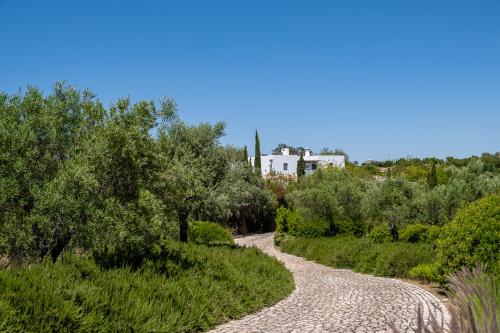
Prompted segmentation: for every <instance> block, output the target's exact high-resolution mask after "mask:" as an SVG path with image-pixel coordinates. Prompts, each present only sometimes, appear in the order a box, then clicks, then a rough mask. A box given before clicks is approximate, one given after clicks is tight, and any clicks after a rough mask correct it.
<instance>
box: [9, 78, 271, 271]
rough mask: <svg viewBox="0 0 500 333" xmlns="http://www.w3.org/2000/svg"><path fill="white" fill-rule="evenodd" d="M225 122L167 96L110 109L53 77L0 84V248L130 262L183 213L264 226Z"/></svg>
mask: <svg viewBox="0 0 500 333" xmlns="http://www.w3.org/2000/svg"><path fill="white" fill-rule="evenodd" d="M223 134H224V124H222V123H216V124H214V125H211V124H206V123H202V124H199V125H194V126H193V125H188V124H186V123H184V122H182V121H181V120H180V119H179V118H178V117H177V113H176V105H175V103H174V102H172V101H170V100H168V99H162V100H161V101H160V107H159V108H157V106H156V105H155V103H154V102H152V101H141V102H138V103H136V104H132V103H131V101H130V99H121V100H118V101H117V102H116V103H115V104H113V105H111V106H110V107H109V108H107V109H106V108H104V107H103V106H102V104H101V103H100V102H99V101H98V100H97V99H96V98H95V96H94V95H93V94H92V93H91V92H89V91H84V92H79V91H77V90H76V89H74V88H72V87H67V86H65V85H63V84H60V83H57V84H56V85H55V87H54V90H53V92H52V93H51V94H50V95H48V96H44V95H43V94H42V93H41V92H40V91H39V90H38V89H36V88H31V87H30V88H29V89H28V91H27V92H26V93H25V95H22V96H21V95H16V96H7V95H5V94H0V224H1V225H2V232H1V233H0V255H7V256H8V257H9V258H10V260H13V261H23V260H28V261H33V260H38V259H42V258H45V257H47V256H50V257H51V258H52V260H54V261H55V260H56V259H57V257H58V256H59V254H60V253H61V252H62V251H63V250H65V249H79V250H83V251H91V252H94V254H95V256H96V257H103V258H115V260H117V261H120V260H119V258H118V257H119V256H123V258H122V259H123V260H122V261H124V262H125V261H127V260H130V261H131V262H130V263H131V264H134V262H135V261H137V260H139V259H140V258H141V256H143V255H144V254H145V253H148V252H149V251H150V250H151V247H152V246H154V245H155V244H157V243H158V242H160V241H162V240H164V239H171V238H182V240H187V231H188V221H189V220H210V221H215V222H217V223H220V224H224V225H231V226H233V227H234V228H235V229H237V230H238V231H240V232H246V231H264V230H271V229H272V227H273V219H274V211H275V202H274V200H273V198H272V196H271V194H270V193H269V192H268V191H267V190H266V189H265V187H264V183H263V181H262V180H260V179H258V177H256V176H255V175H253V173H252V171H251V170H250V168H249V167H248V165H247V163H246V162H244V161H242V157H241V155H242V152H241V150H238V149H234V148H232V147H222V146H221V144H220V138H221V137H222V135H223Z"/></svg>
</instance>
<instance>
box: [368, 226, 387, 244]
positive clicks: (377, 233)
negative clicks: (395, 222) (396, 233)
mask: <svg viewBox="0 0 500 333" xmlns="http://www.w3.org/2000/svg"><path fill="white" fill-rule="evenodd" d="M368 238H369V239H371V240H372V241H373V242H375V243H386V242H390V241H391V240H392V236H391V232H390V231H389V226H387V225H385V224H382V225H376V226H374V227H373V228H372V229H371V230H370V232H369V233H368Z"/></svg>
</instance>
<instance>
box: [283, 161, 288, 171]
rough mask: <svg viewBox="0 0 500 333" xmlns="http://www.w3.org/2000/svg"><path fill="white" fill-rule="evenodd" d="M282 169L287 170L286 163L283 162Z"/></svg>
mask: <svg viewBox="0 0 500 333" xmlns="http://www.w3.org/2000/svg"><path fill="white" fill-rule="evenodd" d="M283 170H284V171H287V170H288V163H283Z"/></svg>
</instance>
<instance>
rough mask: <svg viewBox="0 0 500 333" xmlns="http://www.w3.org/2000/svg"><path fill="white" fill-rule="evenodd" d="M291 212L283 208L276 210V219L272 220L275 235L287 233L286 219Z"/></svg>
mask: <svg viewBox="0 0 500 333" xmlns="http://www.w3.org/2000/svg"><path fill="white" fill-rule="evenodd" d="M290 214H292V211H291V210H289V209H288V208H285V207H279V208H278V209H277V210H276V217H275V219H274V223H275V225H276V232H277V233H285V232H288V219H289V216H290Z"/></svg>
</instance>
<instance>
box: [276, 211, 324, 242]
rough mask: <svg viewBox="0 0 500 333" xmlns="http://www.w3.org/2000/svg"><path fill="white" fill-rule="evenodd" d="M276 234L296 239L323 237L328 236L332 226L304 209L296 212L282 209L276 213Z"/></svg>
mask: <svg viewBox="0 0 500 333" xmlns="http://www.w3.org/2000/svg"><path fill="white" fill-rule="evenodd" d="M275 222H276V232H277V233H288V234H290V235H291V236H295V237H321V236H326V235H328V232H329V229H330V224H329V223H328V222H327V221H325V220H324V219H322V218H320V217H314V216H313V217H311V216H310V211H309V210H307V209H304V208H299V209H295V210H291V209H287V208H284V207H280V208H279V209H278V210H277V212H276V219H275Z"/></svg>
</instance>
